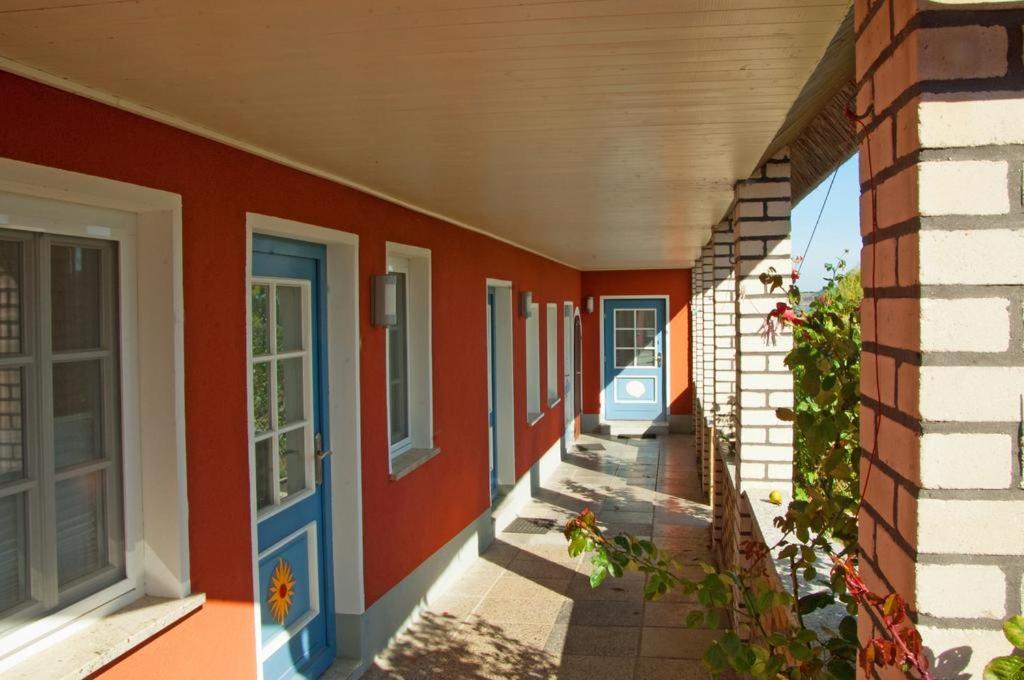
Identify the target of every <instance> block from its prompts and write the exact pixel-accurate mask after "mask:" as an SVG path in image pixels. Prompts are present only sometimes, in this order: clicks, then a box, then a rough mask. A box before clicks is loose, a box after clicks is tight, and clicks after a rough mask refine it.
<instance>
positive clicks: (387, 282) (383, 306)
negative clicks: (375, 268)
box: [371, 274, 398, 327]
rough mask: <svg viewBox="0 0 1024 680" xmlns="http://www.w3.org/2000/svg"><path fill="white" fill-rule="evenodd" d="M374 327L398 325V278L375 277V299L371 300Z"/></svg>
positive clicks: (386, 275) (379, 275) (388, 275)
mask: <svg viewBox="0 0 1024 680" xmlns="http://www.w3.org/2000/svg"><path fill="white" fill-rule="evenodd" d="M371 308H372V317H373V318H372V319H371V323H373V325H374V326H384V327H388V326H394V325H395V324H396V323H398V276H397V275H396V274H377V275H375V276H374V277H373V299H372V300H371Z"/></svg>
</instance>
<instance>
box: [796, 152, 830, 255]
mask: <svg viewBox="0 0 1024 680" xmlns="http://www.w3.org/2000/svg"><path fill="white" fill-rule="evenodd" d="M838 174H839V166H838V165H837V166H836V169H835V170H833V171H832V179H831V180H830V181H829V183H828V189H826V190H825V200H824V201H822V202H821V210H819V211H818V219H816V220H814V229H811V237H810V238H809V239H807V247H806V248H804V254H803V255H801V256H800V264H799V265H797V268H796V271H797V273H798V274H799V273H800V272H801V271H803V268H804V262H806V261H807V252H808V251H809V250H810V249H811V244H812V243H814V235H815V234H816V233H818V225H819V224H821V216H822V215H824V214H825V206H826V205H828V197H829V194H831V193H832V185H833V184H835V183H836V175H838Z"/></svg>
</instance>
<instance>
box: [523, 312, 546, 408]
mask: <svg viewBox="0 0 1024 680" xmlns="http://www.w3.org/2000/svg"><path fill="white" fill-rule="evenodd" d="M525 330H526V421H527V422H528V423H530V424H531V425H532V424H533V423H535V422H537V421H538V420H540V417H541V416H542V415H543V412H542V411H541V407H540V306H539V305H538V304H537V303H536V302H531V303H530V314H529V316H527V317H526V323H525Z"/></svg>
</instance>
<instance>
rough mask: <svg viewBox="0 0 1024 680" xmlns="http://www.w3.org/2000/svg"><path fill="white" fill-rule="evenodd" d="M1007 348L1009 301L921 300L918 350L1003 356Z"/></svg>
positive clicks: (984, 299)
mask: <svg viewBox="0 0 1024 680" xmlns="http://www.w3.org/2000/svg"><path fill="white" fill-rule="evenodd" d="M1009 346H1010V301H1009V300H1007V299H1005V298H998V297H993V298H960V299H953V300H936V299H929V298H925V299H922V300H921V349H922V350H925V351H928V350H932V351H938V352H1005V351H1006V350H1007V348H1009Z"/></svg>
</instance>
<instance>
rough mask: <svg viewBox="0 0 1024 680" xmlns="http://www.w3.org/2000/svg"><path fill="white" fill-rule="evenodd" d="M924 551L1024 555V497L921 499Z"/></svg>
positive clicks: (919, 545)
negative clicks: (1012, 498)
mask: <svg viewBox="0 0 1024 680" xmlns="http://www.w3.org/2000/svg"><path fill="white" fill-rule="evenodd" d="M917 521H918V527H917V532H918V535H917V549H918V551H920V552H921V553H952V554H965V553H966V554H974V555H1024V530H1022V527H1024V501H992V500H978V499H972V500H942V499H936V498H920V499H918V501H917Z"/></svg>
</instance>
